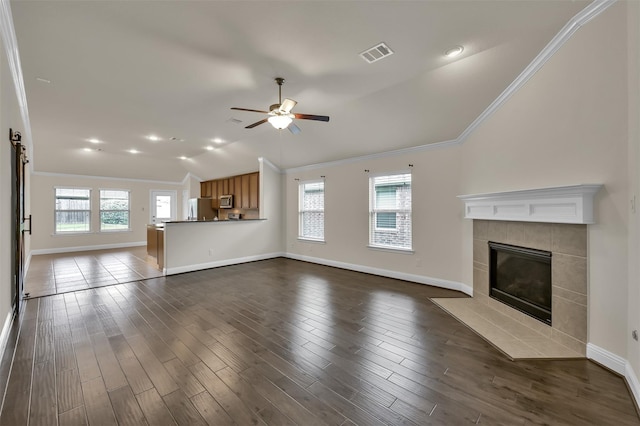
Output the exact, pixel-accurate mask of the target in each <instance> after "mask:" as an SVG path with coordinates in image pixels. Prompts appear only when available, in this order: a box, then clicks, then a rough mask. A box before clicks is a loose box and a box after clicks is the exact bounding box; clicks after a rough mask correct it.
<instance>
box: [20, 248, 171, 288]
mask: <svg viewBox="0 0 640 426" xmlns="http://www.w3.org/2000/svg"><path fill="white" fill-rule="evenodd" d="M160 276H162V271H161V270H160V269H159V268H158V264H157V262H156V259H155V258H153V257H151V256H147V248H146V246H137V247H130V248H118V249H105V250H92V251H85V252H72V253H56V254H39V255H35V256H32V257H31V262H30V263H29V270H28V271H27V276H26V277H25V282H24V293H25V294H28V295H29V297H41V296H49V295H52V294H61V293H67V292H70V291H76V290H84V289H87V288H95V287H103V286H107V285H113V284H122V283H126V282H131V281H138V280H143V279H148V278H156V277H160Z"/></svg>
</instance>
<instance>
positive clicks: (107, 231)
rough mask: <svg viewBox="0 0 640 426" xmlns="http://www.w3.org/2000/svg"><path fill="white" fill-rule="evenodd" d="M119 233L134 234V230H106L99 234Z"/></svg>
mask: <svg viewBox="0 0 640 426" xmlns="http://www.w3.org/2000/svg"><path fill="white" fill-rule="evenodd" d="M119 232H133V230H131V229H106V230H100V231H99V232H98V233H99V234H113V233H116V234H117V233H119Z"/></svg>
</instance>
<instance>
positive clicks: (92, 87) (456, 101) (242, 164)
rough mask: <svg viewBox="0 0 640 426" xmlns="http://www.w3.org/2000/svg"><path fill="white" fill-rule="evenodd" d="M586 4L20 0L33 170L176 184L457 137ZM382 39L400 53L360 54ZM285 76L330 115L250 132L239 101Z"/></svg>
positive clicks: (250, 116) (272, 87)
mask: <svg viewBox="0 0 640 426" xmlns="http://www.w3.org/2000/svg"><path fill="white" fill-rule="evenodd" d="M587 4H588V2H586V1H580V0H578V1H560V0H558V1H542V0H536V1H526V0H513V1H504V0H498V1H493V0H483V1H477V0H473V1H397V0H396V1H264V0H262V1H239V0H234V1H194V2H191V1H126V2H125V1H55V0H45V1H33V0H28V1H27V0H18V1H13V2H12V3H11V8H12V13H13V20H14V26H15V31H16V36H17V40H18V48H19V53H20V58H21V63H22V70H23V74H24V83H25V89H26V94H27V102H28V106H29V113H30V120H31V126H32V134H33V146H34V153H33V154H32V158H33V160H34V161H33V165H34V169H35V170H36V171H42V172H54V173H69V174H81V175H91V176H113V177H126V178H139V179H154V180H164V181H180V180H182V178H183V177H184V176H185V174H186V173H187V172H192V173H193V174H195V175H197V176H199V177H201V178H203V179H208V178H215V177H220V176H225V175H229V174H235V173H239V172H242V171H251V170H255V169H257V158H258V157H261V156H263V157H266V158H267V159H269V160H270V161H272V162H273V163H275V164H277V165H279V166H281V167H283V168H291V167H298V166H303V165H308V164H315V163H320V162H325V161H333V160H338V159H342V158H348V157H354V156H360V155H366V154H372V153H378V152H384V151H389V150H395V149H400V148H407V147H412V146H418V145H424V144H430V143H435V142H442V141H447V140H451V139H455V138H456V137H457V136H458V135H460V133H462V131H463V130H464V129H465V128H466V127H467V126H469V124H470V123H471V122H472V121H473V120H474V119H475V118H476V117H478V116H479V115H480V114H481V112H482V111H483V110H484V109H485V108H486V107H487V106H488V105H489V104H490V103H491V102H492V101H493V100H494V99H495V98H496V97H498V95H499V94H500V93H501V92H502V91H503V90H504V89H505V88H506V87H507V86H508V85H509V84H510V83H511V82H512V81H513V80H514V79H515V78H516V77H517V76H518V74H519V73H520V72H521V71H522V70H523V69H524V68H525V67H526V66H527V65H528V64H529V63H530V62H531V60H532V59H533V58H534V57H535V56H536V55H537V54H538V53H539V52H540V51H541V50H542V48H543V47H544V46H545V45H546V44H547V43H548V42H549V41H550V40H551V39H552V38H553V36H554V35H556V33H557V32H558V31H559V30H560V29H561V28H562V27H563V26H564V24H565V23H566V22H567V21H569V20H570V19H571V18H572V17H573V16H574V15H575V14H577V13H578V12H579V11H580V10H581V9H583V8H584V7H585V6H586V5H587ZM379 42H385V43H386V44H387V45H388V46H389V47H390V48H391V49H392V50H394V52H395V53H394V55H392V56H390V57H388V58H385V59H383V60H381V61H379V62H375V63H373V64H368V63H366V62H365V61H364V60H362V59H361V58H360V56H359V53H360V52H362V51H364V50H366V49H368V48H370V47H372V46H374V45H375V44H377V43H379ZM455 45H462V46H464V48H465V50H464V52H463V54H462V55H460V56H459V57H457V58H455V59H448V58H445V57H444V55H443V52H444V51H445V50H447V49H449V48H451V47H453V46H455ZM278 76H281V77H284V78H285V79H286V82H285V85H284V86H283V97H287V98H292V99H295V100H296V101H298V105H297V106H296V107H295V108H294V112H299V113H308V114H320V115H329V116H331V120H330V122H328V123H323V122H316V121H307V120H297V121H296V124H297V125H298V126H299V127H300V128H301V129H302V133H301V134H299V135H292V134H291V133H289V132H288V131H286V130H284V131H278V130H275V129H273V128H272V127H271V126H270V125H268V124H263V125H261V126H259V127H256V128H254V129H251V130H248V129H244V126H246V125H248V124H251V123H253V122H255V121H258V120H260V119H261V118H263V116H262V115H260V114H257V113H251V112H241V111H231V110H230V109H229V108H230V107H243V108H253V109H268V106H269V105H270V104H272V103H276V102H277V93H278V92H277V86H276V84H275V83H274V81H273V79H274V77H278ZM37 78H41V79H45V80H49V81H50V83H44V82H41V81H39V80H37ZM232 118H235V119H238V120H242V123H241V124H235V123H233V122H231V121H230V119H232ZM150 134H154V135H158V136H160V137H161V138H162V140H161V141H158V142H152V141H150V140H148V139H147V138H146V136H148V135H150ZM172 137H175V138H178V139H184V141H171V140H170V138H172ZM89 138H98V139H100V140H101V141H102V142H103V143H101V144H99V145H92V144H90V143H89V142H87V139H89ZM213 138H221V139H222V140H224V141H225V142H226V143H225V144H224V145H222V146H219V147H217V148H216V149H215V150H213V151H207V150H206V149H205V147H206V146H207V145H212V146H213V145H215V144H214V143H212V142H211V140H212V139H213ZM87 147H90V148H99V149H101V151H91V152H86V151H84V150H83V149H84V148H87ZM133 148H135V149H137V150H139V151H141V152H140V153H138V154H130V153H129V152H127V150H130V149H133ZM179 156H186V157H188V159H187V160H180V159H178V157H179Z"/></svg>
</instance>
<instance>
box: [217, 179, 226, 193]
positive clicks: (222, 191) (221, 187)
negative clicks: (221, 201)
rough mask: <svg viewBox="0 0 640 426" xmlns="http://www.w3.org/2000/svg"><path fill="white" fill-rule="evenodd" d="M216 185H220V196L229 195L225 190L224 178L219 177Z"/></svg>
mask: <svg viewBox="0 0 640 426" xmlns="http://www.w3.org/2000/svg"><path fill="white" fill-rule="evenodd" d="M216 185H217V186H218V198H220V197H221V196H223V195H227V193H226V192H224V179H218V180H217V181H216Z"/></svg>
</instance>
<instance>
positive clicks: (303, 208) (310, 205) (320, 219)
mask: <svg viewBox="0 0 640 426" xmlns="http://www.w3.org/2000/svg"><path fill="white" fill-rule="evenodd" d="M298 198H299V209H298V212H299V225H298V237H299V238H303V239H310V240H318V241H324V181H309V182H301V183H300V185H299V197H298Z"/></svg>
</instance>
